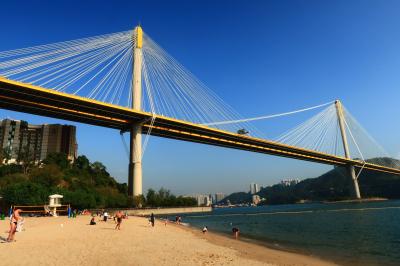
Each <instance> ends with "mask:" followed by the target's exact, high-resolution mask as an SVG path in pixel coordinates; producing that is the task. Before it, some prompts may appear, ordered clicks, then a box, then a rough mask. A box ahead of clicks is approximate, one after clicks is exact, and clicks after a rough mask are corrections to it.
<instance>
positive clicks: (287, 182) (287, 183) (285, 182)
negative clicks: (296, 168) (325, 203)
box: [280, 178, 300, 187]
mask: <svg viewBox="0 0 400 266" xmlns="http://www.w3.org/2000/svg"><path fill="white" fill-rule="evenodd" d="M298 183H300V179H295V178H288V179H284V180H281V182H280V184H281V185H282V186H285V187H288V186H294V185H296V184H298Z"/></svg>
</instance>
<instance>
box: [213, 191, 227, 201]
mask: <svg viewBox="0 0 400 266" xmlns="http://www.w3.org/2000/svg"><path fill="white" fill-rule="evenodd" d="M224 198H225V194H224V193H215V203H218V202H220V201H221V200H223V199H224Z"/></svg>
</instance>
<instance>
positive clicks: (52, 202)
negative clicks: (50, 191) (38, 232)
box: [48, 194, 63, 216]
mask: <svg viewBox="0 0 400 266" xmlns="http://www.w3.org/2000/svg"><path fill="white" fill-rule="evenodd" d="M62 198H63V195H58V194H54V195H50V196H49V206H48V207H49V209H50V213H51V214H52V215H53V216H57V208H58V207H61V206H62V205H61V199H62Z"/></svg>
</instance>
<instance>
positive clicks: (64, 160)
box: [43, 153, 70, 169]
mask: <svg viewBox="0 0 400 266" xmlns="http://www.w3.org/2000/svg"><path fill="white" fill-rule="evenodd" d="M43 163H44V164H55V165H57V166H58V167H59V168H60V169H66V168H69V167H70V161H69V160H68V157H67V155H66V154H65V153H50V154H48V155H47V157H46V159H44V160H43Z"/></svg>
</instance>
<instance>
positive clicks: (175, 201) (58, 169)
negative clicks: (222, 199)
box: [0, 153, 196, 211]
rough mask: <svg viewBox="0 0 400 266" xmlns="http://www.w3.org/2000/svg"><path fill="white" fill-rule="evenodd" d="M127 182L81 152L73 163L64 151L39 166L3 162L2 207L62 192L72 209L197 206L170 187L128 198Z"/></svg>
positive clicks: (32, 202) (43, 199)
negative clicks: (170, 190) (171, 190)
mask: <svg viewBox="0 0 400 266" xmlns="http://www.w3.org/2000/svg"><path fill="white" fill-rule="evenodd" d="M127 191H128V188H127V185H126V184H125V183H123V184H121V183H118V182H117V181H116V180H115V179H114V178H113V177H112V176H111V175H110V174H109V173H108V172H107V169H106V167H105V166H104V165H103V164H102V163H101V162H93V163H92V162H90V161H89V159H88V158H87V157H86V156H84V155H81V156H79V157H78V158H77V159H76V160H75V162H74V163H70V162H69V161H68V160H67V157H66V155H65V154H58V153H54V154H50V155H49V156H48V157H47V158H46V159H45V160H44V161H43V162H42V164H41V165H40V166H37V165H34V164H22V165H20V164H9V165H0V195H1V196H2V197H3V198H2V199H1V200H0V209H3V211H4V210H6V209H7V208H8V206H10V205H43V204H48V196H49V195H51V194H55V193H57V194H61V195H63V196H64V198H63V203H64V204H67V203H69V204H71V206H73V208H77V209H85V208H118V207H123V208H127V207H137V206H157V207H158V206H194V205H196V200H195V199H192V198H183V197H176V196H174V195H172V194H171V193H170V192H169V191H168V190H165V189H163V188H161V189H160V190H159V191H154V190H152V189H149V190H148V191H147V194H146V197H145V196H137V197H128V195H127Z"/></svg>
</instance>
